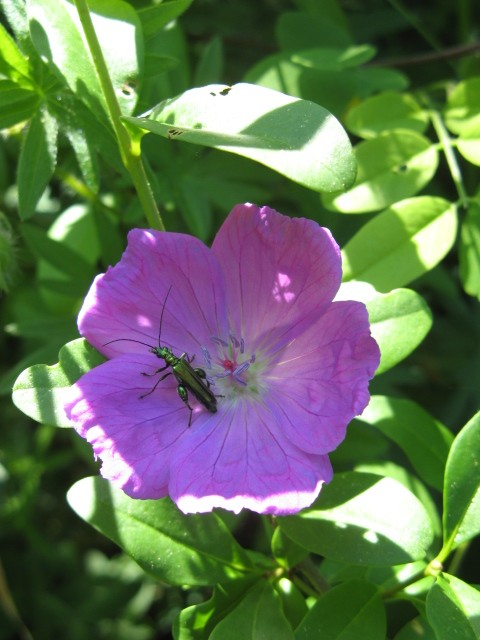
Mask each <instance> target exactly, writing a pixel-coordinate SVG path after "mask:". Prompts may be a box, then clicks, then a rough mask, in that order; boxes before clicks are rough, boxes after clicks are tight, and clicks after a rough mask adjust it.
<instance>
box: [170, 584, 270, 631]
mask: <svg viewBox="0 0 480 640" xmlns="http://www.w3.org/2000/svg"><path fill="white" fill-rule="evenodd" d="M257 581H258V577H257V576H249V577H247V578H240V579H237V580H230V581H229V582H226V583H225V584H217V585H215V587H214V590H213V595H212V597H211V598H210V599H209V600H207V601H206V602H202V603H200V604H196V605H193V606H191V607H187V608H186V609H183V610H182V611H180V613H179V615H178V617H177V618H176V619H175V622H174V623H173V629H172V633H173V637H174V638H175V640H204V638H205V637H208V636H209V634H210V633H211V632H212V630H213V629H214V628H215V626H216V625H217V624H218V623H219V622H220V620H222V619H223V618H224V616H225V615H226V614H227V613H229V612H230V611H231V610H232V609H233V608H235V607H236V606H237V605H238V604H239V603H240V602H241V601H242V600H243V598H244V597H245V594H246V593H248V591H249V590H250V589H251V588H252V587H253V586H254V584H255V583H256V582H257Z"/></svg>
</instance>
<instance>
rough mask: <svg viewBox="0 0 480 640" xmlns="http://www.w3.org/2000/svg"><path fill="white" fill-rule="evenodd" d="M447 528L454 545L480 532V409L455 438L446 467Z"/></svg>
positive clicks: (448, 538)
mask: <svg viewBox="0 0 480 640" xmlns="http://www.w3.org/2000/svg"><path fill="white" fill-rule="evenodd" d="M443 528H444V536H445V541H446V544H448V545H449V546H451V547H452V548H455V547H457V546H458V545H459V544H461V543H462V542H465V541H466V540H470V539H471V538H474V537H475V536H476V535H478V534H479V533H480V412H478V413H476V414H475V415H474V416H473V418H472V419H471V420H470V421H469V422H468V423H467V424H466V425H465V426H464V427H463V429H462V430H461V431H460V433H459V434H458V435H457V437H456V438H455V440H454V441H453V444H452V447H451V449H450V454H449V456H448V460H447V466H446V469H445V490H444V513H443Z"/></svg>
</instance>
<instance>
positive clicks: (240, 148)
mask: <svg viewBox="0 0 480 640" xmlns="http://www.w3.org/2000/svg"><path fill="white" fill-rule="evenodd" d="M125 120H126V121H127V122H130V123H132V124H136V125H137V126H138V127H140V128H142V129H145V130H148V131H152V132H154V133H156V134H158V135H162V136H164V137H166V138H170V139H171V140H172V141H173V140H183V141H185V142H192V143H195V144H200V145H204V146H207V147H214V148H217V149H222V150H224V151H230V152H232V153H237V154H239V155H242V156H245V157H247V158H250V159H252V160H256V161H257V162H260V163H261V164H264V165H266V166H267V167H270V168H272V169H274V170H275V171H278V172H279V173H281V174H282V175H284V176H286V177H287V178H290V179H291V180H293V181H295V182H298V183H299V184H302V185H303V186H305V187H308V188H310V189H313V190H315V191H338V190H339V189H346V188H348V186H349V185H350V184H352V182H353V179H354V176H355V163H354V159H353V156H352V153H351V147H350V142H349V140H348V138H347V135H346V133H345V131H344V129H343V128H342V126H341V125H340V123H339V122H338V120H336V118H334V117H333V116H332V114H331V113H329V112H328V111H327V110H326V109H324V108H323V107H320V106H319V105H317V104H314V103H313V102H309V101H307V100H298V99H296V98H292V97H291V96H287V95H285V94H283V93H280V92H278V91H272V90H270V89H265V88H263V87H258V86H255V85H250V84H237V85H234V86H233V87H225V86H224V85H209V86H207V87H201V88H199V89H191V90H190V91H186V92H185V93H183V94H182V95H180V96H178V97H177V98H173V99H172V100H166V101H164V102H162V103H160V104H159V105H157V106H156V107H155V108H154V109H153V110H152V112H151V113H150V114H149V116H148V117H142V118H125ZM172 143H173V142H172Z"/></svg>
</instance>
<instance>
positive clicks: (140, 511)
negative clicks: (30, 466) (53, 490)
mask: <svg viewBox="0 0 480 640" xmlns="http://www.w3.org/2000/svg"><path fill="white" fill-rule="evenodd" d="M67 499H68V502H69V504H70V506H71V507H72V509H73V510H74V511H75V512H76V513H77V514H78V515H79V516H80V517H81V518H83V519H84V520H85V521H86V522H88V523H89V524H91V525H92V526H93V527H95V529H97V530H98V531H100V532H101V533H103V535H105V536H106V537H107V538H110V540H113V541H114V542H115V543H116V544H118V545H119V546H120V547H121V548H122V549H123V550H124V551H125V553H127V554H128V555H129V556H131V557H132V558H133V559H134V560H135V562H137V563H138V564H139V565H140V566H141V567H142V568H143V569H144V570H145V571H146V572H147V573H148V574H150V575H152V576H154V577H155V578H157V579H158V580H162V581H164V582H167V583H168V584H175V585H184V584H189V585H209V584H215V583H217V582H226V581H229V580H232V579H234V578H239V577H242V576H243V575H245V573H250V572H251V571H253V569H252V565H251V562H250V560H249V557H248V555H247V553H246V552H245V551H244V550H243V549H242V547H241V546H240V545H239V544H238V543H237V542H236V541H235V539H234V538H233V536H232V535H231V533H230V531H229V530H228V529H227V527H226V525H225V524H224V523H223V521H222V520H221V518H220V517H218V516H217V515H216V514H214V513H209V514H202V515H188V516H186V515H184V514H182V512H181V511H179V510H178V508H177V507H176V506H175V505H174V504H173V503H172V502H171V500H170V499H169V498H163V499H161V500H134V499H133V498H130V497H128V496H127V495H126V494H125V493H123V491H121V490H120V489H116V488H114V487H113V486H112V485H110V484H109V483H108V482H107V481H106V480H104V479H103V478H99V477H95V478H84V479H83V480H80V481H79V482H77V483H75V484H74V485H73V487H71V489H70V490H69V491H68V494H67Z"/></svg>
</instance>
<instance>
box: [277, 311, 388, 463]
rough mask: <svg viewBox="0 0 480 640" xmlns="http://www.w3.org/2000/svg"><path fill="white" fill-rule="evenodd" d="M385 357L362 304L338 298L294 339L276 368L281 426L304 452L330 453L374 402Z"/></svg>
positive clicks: (278, 424)
mask: <svg viewBox="0 0 480 640" xmlns="http://www.w3.org/2000/svg"><path fill="white" fill-rule="evenodd" d="M379 361H380V351H379V349H378V346H377V343H376V342H375V340H374V339H373V338H372V337H371V336H370V328H369V323H368V313H367V310H366V308H365V306H364V305H363V304H362V303H360V302H335V303H333V304H331V305H330V307H329V309H328V310H327V312H326V313H325V314H324V315H323V316H322V317H321V318H320V319H319V321H318V322H317V324H315V325H312V326H310V327H309V328H308V329H307V330H306V331H305V332H304V333H303V334H302V335H300V336H298V337H297V338H296V339H295V340H293V341H292V342H291V343H290V345H289V346H288V348H286V349H285V350H284V352H283V353H282V354H281V356H280V359H279V361H278V363H277V364H276V366H274V367H273V368H272V369H271V370H270V375H269V376H268V378H269V383H270V393H269V396H268V399H266V401H268V402H271V403H272V411H273V412H274V414H275V417H276V424H277V429H278V430H279V431H280V432H282V433H283V434H285V436H286V437H288V438H289V439H290V440H292V442H295V443H296V445H297V446H298V447H299V448H301V449H302V450H304V451H307V452H309V453H313V454H325V453H328V452H330V451H333V450H334V449H335V448H336V447H337V446H338V445H339V444H340V442H341V441H342V440H343V438H344V437H345V431H346V427H347V424H348V423H349V422H350V420H352V418H354V417H355V416H357V415H359V414H360V413H361V412H362V411H363V409H364V408H365V407H366V406H367V404H368V401H369V398H370V396H369V393H368V381H369V380H370V379H371V378H373V376H374V374H375V370H376V369H377V367H378V364H379Z"/></svg>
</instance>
